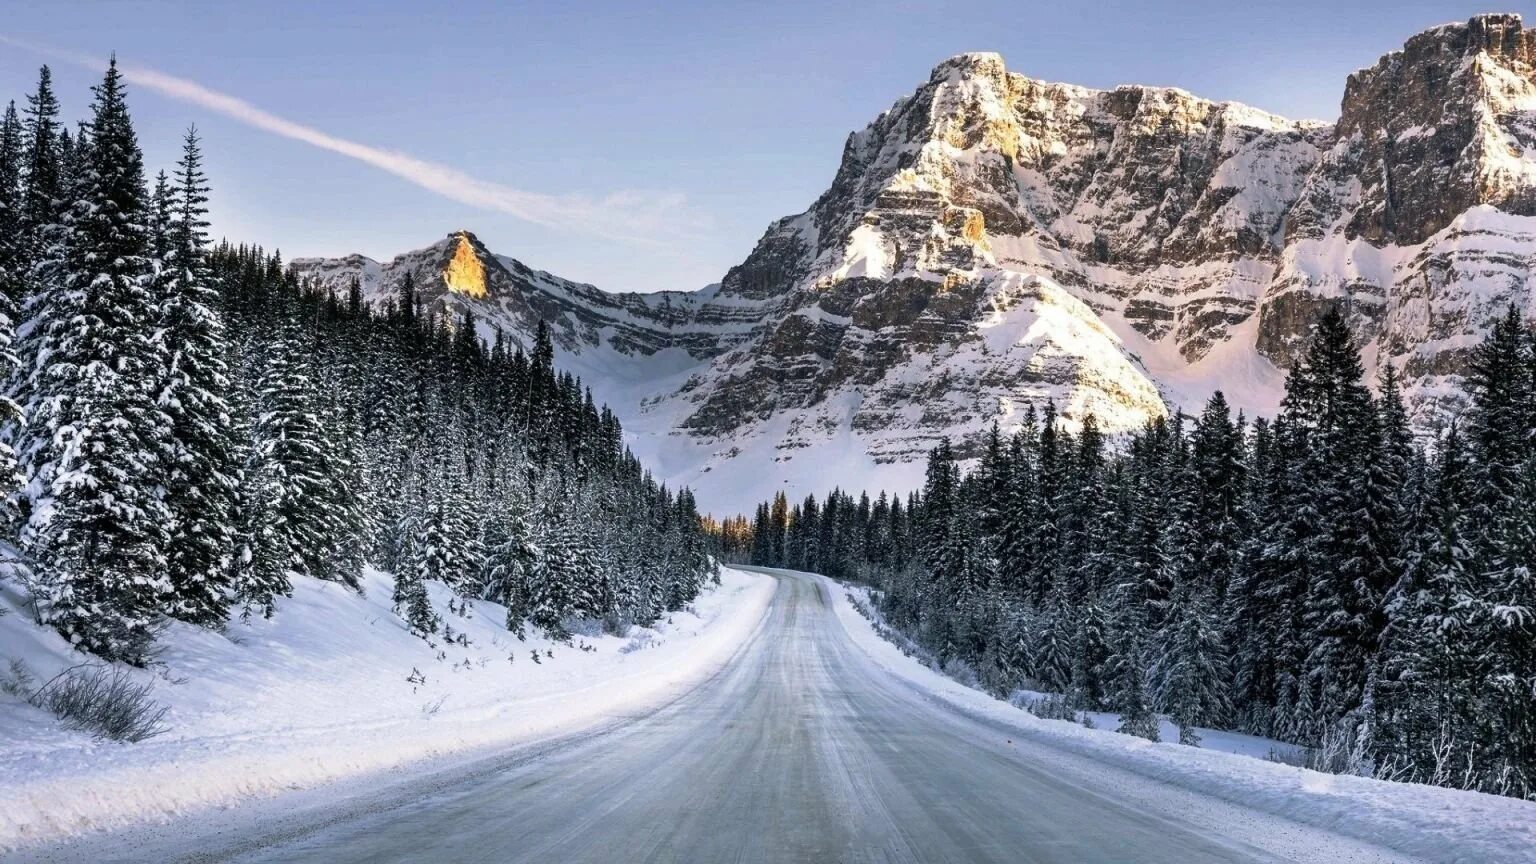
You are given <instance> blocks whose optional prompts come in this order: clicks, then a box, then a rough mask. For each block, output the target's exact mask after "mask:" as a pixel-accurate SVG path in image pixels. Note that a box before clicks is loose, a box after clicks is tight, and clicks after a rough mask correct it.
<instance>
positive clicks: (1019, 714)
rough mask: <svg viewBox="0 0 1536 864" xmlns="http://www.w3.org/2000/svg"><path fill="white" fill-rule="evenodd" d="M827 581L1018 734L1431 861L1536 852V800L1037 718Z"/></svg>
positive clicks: (1101, 718)
mask: <svg viewBox="0 0 1536 864" xmlns="http://www.w3.org/2000/svg"><path fill="white" fill-rule="evenodd" d="M820 578H823V579H825V577H820ZM825 581H826V583H827V587H828V590H829V593H830V594H831V596H832V598H833V608H834V610H835V612H836V614H837V617H838V619H839V620H840V621H841V622H842V624H843V627H844V629H846V630H847V632H848V635H849V637H850V638H851V639H852V640H853V641H854V643H856V644H857V645H858V646H859V647H860V648H861V649H862V650H864V651H865V652H866V653H867V654H868V655H869V657H870V658H871V659H872V660H873V661H874V662H875V663H876V664H877V665H879V666H880V667H881V668H883V669H885V670H887V671H889V672H890V673H892V674H894V675H896V676H897V677H899V678H901V679H903V680H904V681H906V682H908V683H910V684H911V685H913V686H915V687H917V688H919V689H920V690H922V691H923V692H925V693H928V694H931V695H932V696H933V697H935V698H937V699H939V700H942V701H943V702H944V703H947V704H948V705H950V706H952V707H954V708H955V709H958V710H959V711H960V712H961V713H963V714H966V715H969V716H972V717H975V718H978V719H981V720H984V721H987V722H990V723H996V724H999V725H1002V726H1004V727H1006V728H1009V729H1013V730H1016V731H1017V733H1018V735H1019V736H1020V738H1021V739H1022V740H1027V741H1032V742H1036V743H1039V744H1044V745H1046V746H1048V747H1051V748H1055V749H1057V750H1060V751H1063V752H1066V753H1072V754H1078V755H1082V756H1086V757H1089V758H1091V759H1093V760H1095V761H1097V762H1101V763H1103V764H1106V765H1110V766H1113V767H1115V768H1120V769H1124V770H1127V771H1130V772H1131V773H1133V774H1136V775H1139V776H1141V777H1145V778H1148V779H1149V780H1152V781H1155V782H1157V783H1159V784H1167V785H1168V786H1172V787H1177V788H1178V789H1181V790H1189V791H1193V792H1197V793H1201V794H1204V795H1210V796H1213V797H1216V798H1219V799H1222V800H1225V801H1229V802H1232V803H1235V804H1239V805H1242V806H1245V807H1250V808H1253V809H1255V810H1258V811H1261V812H1264V813H1269V814H1272V815H1275V816H1280V817H1284V818H1286V819H1290V820H1292V821H1294V822H1298V823H1301V824H1304V825H1311V826H1315V827H1319V828H1324V829H1327V830H1329V831H1332V832H1335V833H1338V834H1342V835H1345V836H1349V837H1353V838H1356V839H1359V840H1364V841H1367V842H1369V843H1374V844H1377V845H1380V846H1383V847H1386V848H1389V849H1393V850H1396V851H1399V852H1404V853H1407V854H1409V855H1414V856H1420V857H1423V858H1425V859H1426V860H1430V861H1437V862H1469V864H1470V862H1478V864H1506V862H1507V864H1528V862H1531V861H1533V860H1536V802H1530V801H1521V800H1518V799H1514V798H1505V797H1501V796H1497V795H1485V794H1481V793H1477V792H1464V791H1461V790H1457V789H1445V788H1441V787H1436V786H1425V785H1420V784H1413V783H1392V782H1388V781H1384V780H1374V779H1370V778H1366V777H1354V776H1345V775H1337V774H1325V773H1320V772H1317V771H1310V770H1307V769H1305V768H1297V767H1293V766H1291V765H1287V764H1282V763H1280V762H1273V761H1268V760H1267V758H1266V757H1267V756H1268V755H1269V754H1270V752H1271V751H1272V750H1273V751H1276V752H1279V753H1283V752H1284V751H1285V750H1287V749H1294V748H1289V745H1285V744H1281V743H1279V742H1271V741H1267V740H1266V739H1261V738H1256V737H1254V736H1249V735H1240V734H1236V733H1230V732H1219V731H1212V730H1200V733H1201V736H1202V738H1203V741H1202V746H1200V747H1188V746H1185V745H1181V744H1178V743H1175V742H1177V740H1178V735H1177V732H1176V731H1172V732H1171V728H1172V727H1171V726H1170V724H1168V723H1167V722H1166V721H1165V722H1164V723H1163V724H1162V725H1163V728H1162V735H1163V738H1164V740H1163V741H1162V742H1160V743H1153V742H1151V741H1148V740H1146V739H1143V738H1137V737H1134V736H1130V735H1121V734H1118V733H1116V732H1115V731H1114V728H1115V722H1116V720H1117V719H1118V718H1117V717H1116V716H1115V715H1112V714H1105V713H1096V714H1092V715H1091V717H1092V719H1093V722H1094V724H1095V727H1096V728H1091V729H1090V728H1087V727H1085V726H1083V725H1080V724H1079V723H1075V722H1072V721H1068V720H1045V719H1041V718H1039V717H1036V716H1034V715H1033V714H1030V713H1029V712H1027V711H1024V710H1021V709H1019V708H1016V707H1014V706H1013V705H1012V704H1010V703H1009V702H1004V701H1002V700H999V699H995V698H993V697H991V696H989V695H987V694H986V693H983V692H981V691H979V690H975V689H972V688H970V687H967V686H965V685H964V684H961V683H960V682H958V681H956V680H955V679H953V678H950V677H948V676H946V675H944V674H942V673H940V672H936V671H934V670H933V669H930V668H929V667H928V666H926V665H924V664H923V663H922V662H920V661H919V660H917V659H916V658H914V657H911V656H908V655H907V654H906V653H904V652H903V650H902V649H901V648H899V647H898V646H897V645H896V644H893V643H892V642H891V641H887V639H886V638H885V637H884V636H882V635H881V634H880V633H878V632H877V631H876V629H875V626H874V624H873V622H872V621H871V620H870V618H869V617H867V616H866V614H865V612H864V611H861V610H860V609H859V608H858V606H856V605H855V604H858V605H859V606H863V608H864V610H871V609H872V605H871V603H870V598H869V594H868V591H867V589H865V588H863V587H859V586H850V585H845V584H842V583H839V582H836V581H834V580H831V579H825ZM874 614H875V615H876V616H878V612H874ZM896 638H898V639H899V638H900V635H899V634H897V636H896ZM1223 751H1225V752H1223Z"/></svg>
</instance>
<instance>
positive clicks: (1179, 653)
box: [730, 305, 1536, 798]
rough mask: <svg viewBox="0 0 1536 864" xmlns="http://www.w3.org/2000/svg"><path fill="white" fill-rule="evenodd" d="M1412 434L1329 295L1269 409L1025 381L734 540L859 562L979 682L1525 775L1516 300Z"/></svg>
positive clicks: (1525, 339)
mask: <svg viewBox="0 0 1536 864" xmlns="http://www.w3.org/2000/svg"><path fill="white" fill-rule="evenodd" d="M1468 387H1469V391H1470V394H1469V395H1470V405H1469V408H1468V410H1467V412H1466V414H1465V415H1464V416H1463V417H1462V418H1461V419H1460V421H1459V422H1458V423H1456V424H1454V425H1452V426H1451V427H1450V428H1449V429H1448V430H1447V431H1446V432H1445V433H1444V434H1443V435H1442V436H1440V437H1439V438H1438V440H1436V441H1434V442H1433V445H1432V446H1429V447H1421V446H1418V445H1417V444H1416V442H1415V439H1414V437H1413V435H1412V433H1411V430H1410V427H1409V423H1408V419H1407V414H1406V412H1405V410H1404V407H1403V402H1402V398H1401V393H1400V392H1399V387H1398V382H1397V380H1396V377H1395V375H1394V372H1393V370H1392V369H1391V368H1390V367H1389V368H1388V369H1387V370H1386V371H1385V373H1384V374H1383V376H1382V378H1381V379H1380V381H1379V383H1378V387H1377V388H1376V391H1377V392H1376V394H1373V393H1372V392H1371V390H1370V389H1369V388H1368V387H1367V386H1366V383H1365V380H1364V369H1363V367H1362V365H1361V361H1360V354H1359V350H1358V346H1357V345H1356V343H1355V342H1354V340H1353V338H1352V336H1351V334H1350V331H1349V328H1348V326H1347V324H1346V323H1345V321H1344V319H1343V317H1342V315H1340V314H1339V313H1338V311H1336V310H1335V311H1330V312H1329V313H1328V314H1326V315H1325V316H1324V317H1323V318H1322V320H1321V321H1320V322H1319V324H1318V326H1317V328H1316V330H1315V333H1314V336H1313V338H1312V342H1311V345H1310V348H1309V350H1308V352H1307V354H1306V356H1305V357H1304V358H1303V359H1302V360H1301V361H1300V362H1299V363H1297V364H1296V365H1295V366H1294V367H1293V368H1292V369H1291V370H1290V373H1289V377H1288V379H1287V381H1286V395H1285V399H1284V402H1283V405H1282V408H1281V410H1280V413H1279V414H1278V416H1276V417H1275V418H1274V419H1273V420H1267V419H1263V418H1259V419H1256V420H1254V421H1253V422H1251V423H1250V422H1248V421H1246V420H1245V419H1244V418H1243V417H1242V416H1241V415H1239V416H1237V417H1235V418H1234V417H1233V415H1232V412H1231V410H1230V409H1229V407H1228V405H1227V403H1226V401H1225V399H1224V397H1223V396H1222V394H1221V393H1216V394H1215V395H1214V396H1213V397H1212V398H1211V400H1210V402H1209V403H1208V404H1207V405H1206V406H1205V408H1204V410H1203V412H1202V413H1201V414H1200V415H1199V416H1198V417H1196V418H1188V417H1185V416H1184V415H1182V414H1179V415H1177V416H1175V417H1173V418H1169V419H1159V420H1157V421H1155V422H1153V423H1152V424H1150V425H1149V426H1148V427H1147V428H1146V429H1144V430H1143V431H1141V432H1140V433H1138V434H1135V435H1133V436H1131V437H1130V438H1129V440H1127V441H1126V442H1124V446H1123V447H1121V448H1116V449H1115V450H1114V451H1113V452H1112V451H1111V449H1110V448H1109V447H1108V446H1107V445H1106V441H1105V438H1104V436H1103V435H1101V434H1100V432H1099V430H1098V427H1097V425H1096V424H1095V423H1094V421H1093V418H1092V417H1089V418H1087V420H1086V421H1085V423H1084V425H1083V428H1082V430H1081V432H1079V433H1077V434H1073V433H1071V432H1068V431H1067V430H1065V429H1063V428H1062V427H1061V426H1060V425H1059V424H1058V423H1057V421H1056V417H1055V414H1054V408H1053V407H1052V406H1050V405H1047V406H1046V407H1045V410H1044V412H1043V416H1036V414H1035V412H1034V410H1033V408H1031V409H1030V411H1029V412H1028V414H1027V415H1026V418H1025V420H1024V423H1023V424H1022V426H1021V427H1020V428H1019V430H1018V431H1017V432H1016V433H1015V434H1013V435H1011V436H1004V435H1002V434H1001V433H1000V432H999V430H998V429H997V427H996V426H994V427H993V429H992V432H991V434H990V435H989V437H988V439H987V441H986V446H985V448H984V452H983V453H982V455H981V457H980V458H979V459H978V460H977V464H976V466H975V467H974V469H972V470H970V471H969V472H962V471H961V470H959V468H958V467H957V461H956V459H955V457H954V454H953V451H952V449H951V447H950V445H949V443H948V442H947V441H946V442H943V443H941V444H939V445H938V446H937V447H936V448H935V449H934V450H933V451H932V453H931V454H930V458H929V462H928V468H927V473H926V479H925V482H924V485H923V488H922V490H921V491H920V492H914V493H913V494H912V495H910V496H909V497H908V498H907V499H906V501H905V502H903V501H902V499H901V498H900V497H895V498H892V497H889V496H887V495H886V494H885V493H883V492H882V493H880V494H879V496H878V497H877V498H876V500H874V501H873V502H871V501H870V498H869V496H868V495H867V494H863V495H860V496H859V497H858V498H857V499H854V498H853V497H852V496H851V495H849V494H847V493H845V492H841V491H834V492H832V493H831V494H829V495H827V496H825V497H824V498H821V499H817V498H816V497H815V496H810V497H807V498H806V499H805V500H804V501H803V502H799V503H795V504H791V503H790V502H788V501H787V500H786V499H785V497H784V496H783V495H782V493H781V494H780V495H778V496H776V497H775V498H774V500H772V501H769V502H764V503H762V504H760V505H759V506H758V507H757V510H756V513H755V514H754V518H753V520H752V528H751V531H750V532H748V534H749V536H748V537H746V538H744V539H742V538H738V539H736V540H735V541H734V543H733V545H732V546H731V547H730V551H731V553H732V554H735V555H740V556H745V557H747V558H748V559H749V560H750V561H751V562H752V563H756V564H764V565H769V566H782V567H792V568H796V569H802V570H813V571H818V572H822V573H825V574H827V575H829V576H834V577H840V578H852V579H858V580H861V581H865V582H868V583H870V584H871V585H873V586H875V587H876V588H877V589H878V591H877V597H878V601H879V606H880V610H881V612H882V614H883V615H884V617H885V618H886V619H887V621H888V622H889V623H890V624H892V625H893V626H895V627H896V628H898V629H899V630H901V631H902V632H904V633H905V634H906V635H908V636H909V637H911V638H912V639H913V640H915V641H916V642H917V643H918V644H919V645H921V646H923V647H924V648H925V649H927V650H929V651H930V652H932V653H933V654H934V655H935V656H936V657H937V658H938V661H939V662H940V663H941V664H952V663H953V664H958V667H955V668H962V669H968V670H972V671H973V672H974V674H975V675H976V676H977V677H978V679H979V681H980V682H981V684H982V685H983V686H984V687H985V688H986V689H988V690H990V691H991V692H993V693H995V694H998V695H1000V696H1007V695H1009V694H1010V693H1012V692H1013V691H1014V690H1016V689H1035V690H1043V691H1048V692H1054V693H1059V694H1062V695H1063V696H1064V697H1065V699H1066V701H1067V702H1068V704H1069V705H1070V706H1071V707H1073V708H1076V709H1079V710H1110V711H1115V712H1118V713H1119V714H1120V717H1121V723H1120V726H1119V731H1121V732H1124V733H1127V734H1133V735H1140V736H1143V737H1148V738H1152V739H1154V740H1156V738H1157V736H1158V734H1159V733H1158V724H1157V713H1158V712H1162V713H1164V714H1167V715H1168V716H1169V718H1170V719H1171V720H1172V721H1173V722H1174V723H1175V724H1177V726H1178V728H1179V730H1180V733H1179V737H1180V740H1181V741H1182V742H1184V743H1187V744H1196V743H1198V740H1199V736H1198V733H1197V732H1196V731H1195V730H1196V727H1206V728H1216V729H1230V730H1238V731H1242V732H1246V733H1250V734H1253V735H1259V736H1263V737H1268V738H1274V739H1277V740H1279V741H1283V742H1288V743H1292V744H1296V745H1300V746H1302V747H1304V748H1307V751H1308V753H1309V754H1310V758H1309V762H1310V764H1311V765H1312V766H1314V767H1318V768H1322V769H1324V770H1331V771H1340V772H1344V771H1347V772H1352V773H1359V774H1368V775H1374V776H1377V777H1383V778H1389V779H1396V780H1404V781H1413V782H1423V783H1432V784H1436V785H1442V786H1452V787H1457V788H1464V789H1475V790H1480V791H1484V792H1493V793H1498V794H1503V795H1511V796H1516V797H1523V798H1533V797H1536V572H1533V567H1536V331H1533V330H1532V329H1531V328H1530V327H1529V326H1528V325H1527V323H1526V322H1525V321H1523V320H1522V317H1521V315H1520V313H1519V311H1518V310H1517V309H1516V308H1515V307H1514V306H1513V305H1511V306H1510V307H1509V309H1508V311H1507V312H1506V313H1505V314H1504V315H1502V316H1501V317H1500V318H1499V320H1498V321H1497V322H1496V323H1495V325H1494V327H1493V328H1492V331H1491V332H1490V333H1489V335H1488V337H1487V339H1486V341H1485V342H1484V343H1483V344H1482V345H1481V346H1480V347H1479V348H1478V349H1477V350H1476V354H1475V358H1474V360H1473V363H1472V366H1471V373H1470V375H1469V379H1468Z"/></svg>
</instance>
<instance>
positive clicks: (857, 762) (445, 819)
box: [23, 571, 1411, 864]
mask: <svg viewBox="0 0 1536 864" xmlns="http://www.w3.org/2000/svg"><path fill="white" fill-rule="evenodd" d="M764 572H769V573H771V574H772V575H773V577H774V578H776V579H778V580H779V583H780V584H779V587H778V591H777V594H776V596H775V599H774V602H773V606H772V608H771V609H770V611H769V613H768V616H767V618H766V619H765V622H764V626H763V627H762V629H761V630H759V631H758V633H757V635H756V636H755V637H753V639H752V640H751V641H749V642H748V643H747V644H746V645H745V646H744V647H743V648H742V650H741V651H740V653H739V654H738V655H737V657H736V658H735V660H734V661H733V662H732V663H731V664H729V665H728V666H727V667H725V669H724V670H723V671H721V672H720V673H718V674H717V675H715V676H714V677H712V678H710V679H708V680H706V681H705V682H704V683H702V684H701V685H699V686H698V687H697V688H695V689H693V690H691V691H690V692H688V693H687V694H686V695H683V696H682V697H680V698H678V699H676V700H675V701H673V702H671V703H669V704H667V705H665V706H664V707H662V708H660V709H658V710H655V711H653V712H649V713H646V714H644V715H641V716H636V717H632V718H627V719H626V720H624V721H621V722H618V723H613V724H610V725H609V726H608V727H607V728H602V729H598V730H594V731H590V732H587V733H583V734H580V735H576V736H569V737H567V738H565V739H561V740H557V741H553V742H546V743H544V744H541V745H537V746H533V747H521V748H518V749H515V750H511V751H508V752H505V753H503V754H501V755H498V756H493V757H489V758H486V757H483V756H482V757H481V758H479V759H478V761H465V762H463V763H459V764H453V765H446V764H440V765H438V766H436V767H434V768H433V769H432V770H431V771H430V772H420V771H418V772H416V773H414V774H411V775H409V776H404V777H402V776H401V775H399V774H397V775H392V776H388V777H386V779H384V780H379V779H375V780H373V781H371V782H366V783H353V784H351V785H350V786H348V785H346V784H338V787H337V788H330V789H324V788H323V789H319V790H312V791H310V792H304V793H296V794H295V795H293V796H289V798H288V799H287V800H285V799H284V798H281V797H280V798H278V799H273V800H272V801H270V802H262V803H258V804H255V805H247V806H243V807H238V808H234V809H231V810H228V811H224V812H223V813H219V814H213V815H205V816H202V817H189V818H185V819H181V820H177V821H175V822H172V823H170V824H167V825H163V826H159V827H157V828H153V829H138V830H135V831H131V832H122V833H120V834H117V835H97V836H95V837H93V838H88V839H84V840H80V841H77V842H76V843H75V844H74V845H71V846H65V847H59V848H56V849H54V850H52V851H49V852H33V853H29V854H30V855H31V856H32V857H27V858H24V859H23V860H41V861H71V860H82V861H85V860H88V861H100V862H105V861H154V862H157V864H162V862H171V861H178V860H181V861H242V862H319V861H324V862H330V864H346V862H357V864H362V862H386V861H412V862H455V864H473V862H486V864H492V862H494V864H508V862H525V861H526V862H550V861H559V862H603V864H608V862H615V861H623V862H626V864H628V862H840V864H850V862H971V861H979V862H1009V864H1014V862H1074V864H1076V862H1143V864H1146V862H1177V864H1200V862H1235V861H1328V862H1376V861H1402V860H1411V859H1404V858H1402V857H1399V856H1396V855H1394V854H1392V853H1390V852H1387V851H1384V850H1382V849H1380V848H1377V847H1374V846H1369V845H1366V844H1363V843H1360V842H1358V841H1353V840H1349V839H1345V838H1342V837H1339V836H1336V835H1333V834H1330V833H1326V832H1324V831H1321V830H1318V829H1316V828H1308V827H1305V826H1302V825H1299V824H1297V823H1295V822H1290V821H1287V820H1284V819H1280V818H1277V817H1274V816H1269V815H1265V814H1261V813H1258V812H1254V811H1251V810H1248V809H1246V808H1242V807H1238V806H1234V805H1232V804H1228V803H1224V802H1222V801H1219V800H1217V799H1214V798H1208V797H1204V796H1202V795H1199V794H1197V793H1193V792H1188V791H1183V790H1179V789H1176V788H1174V787H1171V786H1167V785H1164V784H1160V783H1157V782H1155V781H1151V780H1148V779H1145V778H1142V777H1139V776H1137V775H1134V774H1131V773H1129V772H1126V771H1123V770H1121V769H1117V768H1114V767H1110V766H1106V765H1104V764H1101V763H1098V762H1094V761H1092V760H1090V759H1087V758H1084V757H1081V756H1075V755H1071V754H1067V753H1064V752H1061V751H1059V750H1056V749H1053V748H1050V747H1048V746H1045V745H1041V744H1031V743H1028V742H1025V741H1021V740H1020V739H1018V738H1017V737H1015V735H1016V733H1013V732H1011V731H1010V730H1009V729H1008V728H1006V727H1004V726H1000V725H997V726H995V725H992V724H991V723H990V722H989V721H986V720H981V719H976V718H973V717H971V716H967V715H964V714H961V713H959V712H957V711H956V710H955V709H953V708H951V707H949V706H948V705H947V704H946V703H942V702H939V701H937V700H934V699H933V698H932V697H928V696H925V695H924V694H922V693H921V691H919V690H916V689H914V688H913V687H912V686H911V685H910V684H908V683H906V682H903V681H901V680H899V679H898V678H896V677H895V676H893V675H891V674H890V673H889V672H887V671H885V670H884V669H882V668H881V667H879V666H878V665H876V664H875V663H874V662H872V661H871V660H870V659H869V655H867V654H866V653H864V651H863V650H862V649H861V648H860V647H858V646H857V645H855V644H854V643H853V642H852V641H850V639H849V636H848V633H847V631H846V630H844V627H843V625H842V624H841V623H840V622H839V621H838V619H837V618H836V617H835V615H834V613H833V609H832V599H833V598H832V597H831V595H830V591H831V590H832V588H831V586H830V585H829V583H827V582H825V581H824V580H820V579H819V578H817V577H813V576H808V575H804V574H794V573H788V572H784V571H764Z"/></svg>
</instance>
